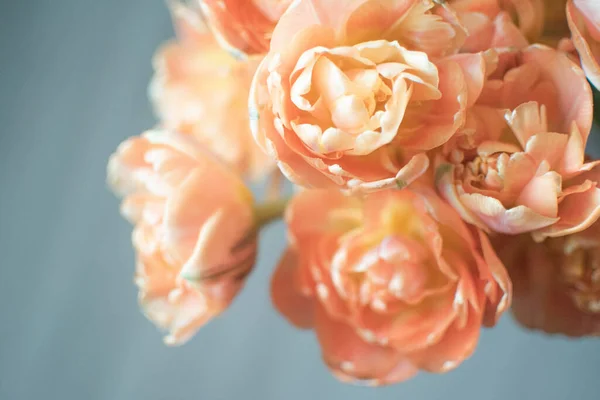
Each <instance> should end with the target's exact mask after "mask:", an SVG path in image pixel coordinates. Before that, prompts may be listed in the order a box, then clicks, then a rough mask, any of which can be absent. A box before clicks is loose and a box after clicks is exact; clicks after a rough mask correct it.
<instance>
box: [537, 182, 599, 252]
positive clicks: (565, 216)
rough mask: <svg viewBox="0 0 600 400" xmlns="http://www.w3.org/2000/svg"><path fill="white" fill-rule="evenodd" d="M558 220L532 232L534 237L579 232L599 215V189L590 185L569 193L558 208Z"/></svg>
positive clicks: (538, 239)
mask: <svg viewBox="0 0 600 400" xmlns="http://www.w3.org/2000/svg"><path fill="white" fill-rule="evenodd" d="M558 216H559V218H560V220H559V221H558V222H557V223H556V224H554V225H551V226H548V227H547V228H545V229H540V230H539V231H538V232H534V239H535V240H536V241H542V240H544V238H547V237H559V236H565V235H570V234H573V233H577V232H581V231H582V230H584V229H586V228H588V227H590V226H591V225H592V224H593V223H594V222H596V221H597V220H598V218H599V217H600V189H598V188H597V187H596V186H592V187H591V188H590V189H589V190H587V191H585V192H580V193H571V194H569V195H567V196H565V197H564V198H563V200H562V201H561V203H560V205H559V208H558Z"/></svg>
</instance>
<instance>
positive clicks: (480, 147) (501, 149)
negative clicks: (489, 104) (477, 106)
mask: <svg viewBox="0 0 600 400" xmlns="http://www.w3.org/2000/svg"><path fill="white" fill-rule="evenodd" d="M494 112H495V111H494V110H491V111H488V112H486V113H481V114H480V115H479V116H480V117H481V116H483V115H485V118H482V119H481V121H478V122H479V126H477V124H475V125H474V128H473V131H472V132H473V134H472V135H470V136H469V137H467V138H461V139H462V140H457V141H456V142H455V143H454V146H448V148H447V149H446V153H445V155H444V154H439V155H438V157H437V160H436V167H437V170H436V180H437V186H438V189H439V191H440V192H441V193H442V195H443V196H444V197H445V198H446V200H448V201H449V202H450V204H452V206H453V207H454V208H455V209H456V210H457V211H458V212H459V213H460V215H461V216H462V217H463V219H464V220H465V221H467V222H469V223H471V224H474V225H476V226H478V227H480V228H481V229H484V230H486V231H493V232H500V233H505V234H518V233H524V232H533V233H534V235H535V237H536V239H538V240H541V239H543V238H545V237H548V236H562V235H566V234H570V233H574V232H577V231H581V230H583V229H585V228H587V227H589V226H590V225H591V224H592V223H593V222H594V221H595V220H596V219H598V217H599V216H600V189H598V188H597V181H596V177H595V176H593V177H589V179H588V177H587V175H586V174H585V171H589V170H590V169H592V168H593V167H594V166H595V165H596V164H597V163H598V162H590V163H585V162H584V150H585V143H586V140H587V136H588V133H589V132H582V131H581V130H580V129H579V128H578V126H577V124H576V123H575V122H573V123H572V125H571V128H570V130H569V131H566V132H565V133H557V132H555V131H552V130H549V129H548V118H547V116H546V109H545V106H540V105H539V104H538V103H536V102H530V103H524V104H521V105H520V106H518V107H517V108H516V109H515V110H514V111H512V112H509V111H507V112H506V113H505V115H504V116H502V115H500V114H498V113H497V114H494Z"/></svg>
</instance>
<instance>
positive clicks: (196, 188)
mask: <svg viewBox="0 0 600 400" xmlns="http://www.w3.org/2000/svg"><path fill="white" fill-rule="evenodd" d="M108 182H109V184H110V186H111V187H112V188H113V190H114V191H115V193H117V194H118V195H120V196H123V197H124V200H123V203H122V207H121V211H122V213H123V215H124V216H125V217H126V218H127V219H129V220H130V221H131V222H132V223H134V224H135V225H136V226H135V230H134V232H133V244H134V247H135V249H136V251H137V269H136V279H135V282H136V284H137V286H138V287H139V289H140V293H139V301H140V305H141V307H142V310H143V311H144V313H145V314H146V316H147V317H148V318H149V319H150V320H151V321H153V322H154V323H155V324H156V325H158V326H159V327H161V328H163V329H165V330H167V331H168V332H169V335H168V336H167V337H166V338H165V342H166V343H167V344H169V345H177V344H182V343H184V342H185V341H186V340H188V339H189V338H190V337H191V336H192V335H193V334H194V333H195V332H196V331H197V330H198V329H199V328H200V327H201V326H202V325H204V324H205V323H206V322H207V321H209V320H210V319H211V318H213V317H215V316H216V315H218V314H219V313H221V312H222V311H223V310H225V309H226V308H227V307H228V306H229V304H230V303H231V301H232V300H233V298H234V297H235V295H236V294H237V293H238V291H239V290H240V289H241V288H242V286H243V284H244V282H245V277H246V276H247V274H248V273H249V272H250V270H251V269H252V267H253V265H254V260H255V255H256V239H255V235H254V234H253V229H254V226H253V225H254V216H253V209H252V205H253V200H252V194H251V193H250V191H249V189H247V188H246V186H245V185H244V183H243V181H242V180H241V178H239V177H238V176H237V175H236V174H235V173H233V172H231V171H230V170H229V169H228V168H227V167H226V166H224V165H223V164H222V163H221V162H220V161H218V160H217V159H216V158H214V157H213V156H212V155H211V154H209V153H208V152H206V151H204V150H203V149H202V148H201V147H200V146H199V145H198V144H197V143H196V142H195V141H194V140H193V138H191V137H189V136H184V135H181V134H174V133H169V132H164V131H150V132H146V133H145V134H143V135H142V136H140V137H134V138H131V139H129V140H127V141H125V142H124V143H122V144H121V145H120V146H119V149H118V150H117V152H116V153H115V154H114V155H113V156H112V157H111V159H110V161H109V164H108Z"/></svg>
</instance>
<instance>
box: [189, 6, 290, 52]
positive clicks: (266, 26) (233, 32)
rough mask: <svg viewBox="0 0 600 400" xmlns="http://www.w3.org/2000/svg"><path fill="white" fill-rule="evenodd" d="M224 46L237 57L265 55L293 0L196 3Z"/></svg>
mask: <svg viewBox="0 0 600 400" xmlns="http://www.w3.org/2000/svg"><path fill="white" fill-rule="evenodd" d="M195 1H196V2H199V3H200V5H201V7H202V10H203V12H204V16H205V17H206V20H207V21H208V24H209V26H210V27H211V29H212V30H213V32H214V34H215V35H216V36H217V39H218V40H219V42H220V43H221V45H222V46H223V47H224V48H226V49H228V50H229V51H230V52H232V53H233V54H235V55H237V56H238V57H243V56H244V55H252V54H263V53H266V52H267V51H268V50H269V41H270V39H271V34H272V32H273V29H274V28H275V25H276V24H277V21H278V20H279V18H280V17H281V15H282V14H283V12H284V11H285V10H286V9H287V7H288V5H289V4H290V3H291V2H292V0H195Z"/></svg>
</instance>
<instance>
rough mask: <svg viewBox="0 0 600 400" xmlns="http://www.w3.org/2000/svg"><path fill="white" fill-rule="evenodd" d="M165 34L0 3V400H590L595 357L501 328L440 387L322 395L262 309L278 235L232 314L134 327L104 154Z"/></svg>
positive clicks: (308, 353) (124, 244) (324, 379)
mask: <svg viewBox="0 0 600 400" xmlns="http://www.w3.org/2000/svg"><path fill="white" fill-rule="evenodd" d="M172 34H173V33H172V28H171V21H170V17H169V14H168V12H167V9H166V7H165V5H164V3H163V1H162V0H126V1H123V0H102V1H97V0H54V1H49V0H29V1H11V2H9V1H0V123H1V125H0V126H1V128H0V399H2V400H21V399H27V400H30V399H31V400H36V399H48V400H54V399H57V400H58V399H62V400H84V399H85V400H96V399H97V400H136V399H144V400H179V399H207V400H220V399H240V398H243V399H261V400H269V399H276V400H280V399H288V400H295V399H308V398H317V399H321V398H322V399H331V398H334V399H338V398H339V399H342V398H343V399H348V400H351V399H362V398H369V399H419V400H428V399H440V398H450V399H461V400H471V399H473V400H475V399H478V400H479V399H485V400H496V399H497V400H506V399H516V400H520V399H536V400H537V399H540V400H566V399H578V400H579V399H580V400H585V399H598V398H599V397H600V395H599V393H600V379H599V378H598V377H599V376H600V340H598V339H595V340H594V339H587V340H569V339H564V338H560V337H548V336H543V335H540V334H534V333H530V332H527V331H524V330H522V329H521V328H519V327H518V326H517V325H515V323H514V322H513V320H512V319H511V317H510V316H509V315H506V316H505V317H504V318H503V319H502V321H501V323H500V325H499V327H497V328H496V329H494V330H487V331H485V332H484V334H483V336H482V339H481V342H480V345H479V348H478V350H477V352H476V353H475V355H474V356H473V357H472V358H471V359H470V360H468V361H467V362H465V363H464V365H463V366H462V367H461V368H459V369H458V370H456V371H455V372H451V373H449V374H446V375H442V376H433V375H427V374H421V375H419V376H418V377H417V378H416V379H414V380H412V381H410V382H407V383H405V384H401V385H397V386H392V387H386V388H380V389H371V388H363V387H354V386H347V385H344V384H341V383H338V382H337V381H336V380H335V379H334V378H332V377H331V376H330V374H329V373H328V371H327V370H326V368H325V366H324V365H323V364H322V363H321V361H320V353H319V348H318V346H317V344H316V341H315V339H314V337H313V335H312V334H311V333H310V332H300V331H296V330H294V329H293V328H292V327H291V326H289V325H288V324H287V323H286V322H285V321H284V320H283V318H281V317H280V316H278V315H277V314H276V312H275V311H274V310H273V309H272V307H271V305H270V300H269V294H268V285H269V275H270V271H271V269H272V267H273V266H274V265H275V263H276V261H277V259H278V257H279V254H280V251H281V250H282V249H283V247H284V241H285V237H284V234H283V226H282V225H281V224H275V225H273V226H271V227H270V228H269V229H268V230H267V231H266V232H265V233H264V235H263V237H262V242H261V248H260V250H261V251H260V258H259V262H258V265H257V269H256V270H255V272H254V273H253V275H252V276H251V277H250V279H249V282H248V285H247V286H246V289H245V290H244V291H243V293H242V294H241V296H240V297H239V298H238V299H237V301H236V302H235V303H234V305H233V307H232V308H231V309H230V310H229V311H228V312H226V313H225V314H224V315H223V316H222V317H220V318H218V319H217V320H215V321H213V322H212V323H210V324H209V325H208V326H207V327H205V328H204V329H203V330H201V331H200V333H199V334H198V335H197V336H196V337H195V338H194V339H193V340H192V341H191V342H190V343H189V344H187V345H186V346H184V347H180V348H167V347H165V346H164V345H163V344H162V340H161V335H160V333H159V332H158V331H156V330H155V328H154V327H153V326H152V324H151V323H150V322H148V321H147V320H146V319H145V318H144V317H143V316H142V314H141V313H140V312H139V311H138V307H137V304H136V295H137V290H136V288H135V287H134V285H133V282H132V275H133V269H134V257H133V251H132V249H131V247H130V239H129V235H130V232H131V227H130V226H129V225H128V224H127V223H126V222H125V221H123V220H122V219H121V217H120V216H119V214H118V202H117V200H116V199H115V198H114V197H113V196H112V195H111V194H110V193H109V192H108V191H107V190H106V187H105V183H104V182H105V164H106V161H107V158H108V156H109V155H110V154H111V152H112V151H113V150H114V149H115V148H116V146H117V145H118V144H119V142H121V141H122V140H123V139H125V138H126V137H128V136H131V135H136V134H138V133H140V132H142V131H143V130H145V129H148V128H151V127H152V126H153V124H154V121H155V119H154V117H153V115H152V111H151V108H150V105H149V102H148V100H147V98H146V90H147V84H148V81H149V79H150V77H151V74H152V67H151V57H152V54H153V52H154V50H155V48H156V47H157V46H158V45H159V44H161V43H162V42H164V41H165V40H167V39H168V38H169V37H171V36H172ZM597 135H598V134H597ZM594 141H595V142H596V143H597V142H598V140H597V139H595V140H594ZM597 153H598V152H596V154H597Z"/></svg>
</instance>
